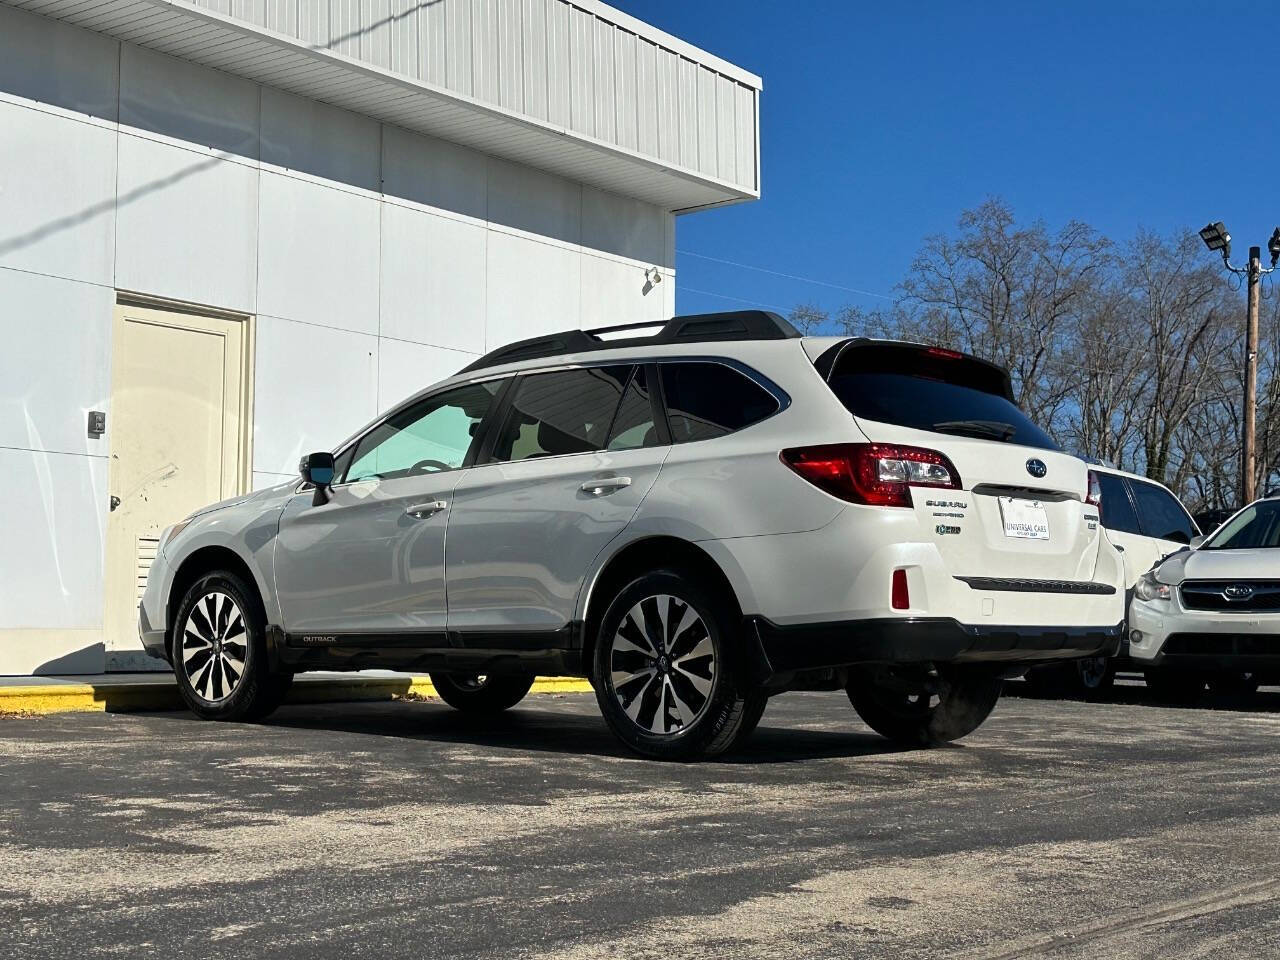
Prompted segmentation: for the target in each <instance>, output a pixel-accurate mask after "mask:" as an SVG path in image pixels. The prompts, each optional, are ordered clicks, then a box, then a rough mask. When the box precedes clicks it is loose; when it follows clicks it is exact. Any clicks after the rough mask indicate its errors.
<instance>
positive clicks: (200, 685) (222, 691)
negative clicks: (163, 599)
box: [181, 590, 247, 703]
mask: <svg viewBox="0 0 1280 960" xmlns="http://www.w3.org/2000/svg"><path fill="white" fill-rule="evenodd" d="M246 636H247V634H246V632H245V623H244V613H243V612H242V611H241V610H240V607H239V606H237V605H236V602H235V601H234V600H232V599H231V597H229V596H228V595H227V594H225V593H222V592H220V591H217V590H213V591H210V592H209V593H207V594H205V595H204V596H203V597H201V598H199V599H198V600H197V601H196V603H195V604H194V605H193V606H192V607H191V612H190V614H189V615H188V616H187V622H186V624H185V625H184V626H183V629H182V667H181V669H182V670H183V672H184V673H185V674H186V675H187V681H188V682H189V683H190V684H191V686H192V688H194V690H195V691H196V693H198V694H200V696H201V698H203V699H204V700H205V701H206V702H208V703H220V702H222V701H223V700H225V699H227V697H229V696H231V694H232V693H234V692H235V689H236V687H237V686H239V684H240V678H241V677H243V676H244V668H245V659H246V655H247V651H246V649H245V639H246Z"/></svg>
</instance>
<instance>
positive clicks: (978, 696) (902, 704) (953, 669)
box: [847, 665, 1002, 747]
mask: <svg viewBox="0 0 1280 960" xmlns="http://www.w3.org/2000/svg"><path fill="white" fill-rule="evenodd" d="M1001 686H1002V682H1001V680H1000V677H999V675H998V674H996V673H993V672H992V671H991V670H989V669H986V668H985V667H980V666H966V665H961V666H956V665H939V666H938V667H937V668H936V669H935V670H929V671H925V670H922V669H910V670H908V669H898V668H894V667H881V668H872V669H869V670H866V671H859V672H857V673H855V674H854V675H853V676H852V677H851V678H850V679H849V686H848V689H847V693H848V695H849V701H850V702H851V703H852V704H853V708H854V709H855V710H856V711H858V716H860V717H861V718H862V720H863V722H864V723H865V724H866V725H867V726H869V727H870V728H871V729H872V730H874V731H875V732H876V733H878V734H880V735H881V736H884V737H888V738H889V739H890V740H892V741H894V742H895V743H901V744H906V745H908V746H913V747H929V746H935V745H937V744H942V743H950V742H951V741H953V740H959V739H960V738H961V737H964V736H967V735H968V734H970V733H972V732H973V731H974V730H977V729H978V727H980V726H982V723H983V721H985V720H986V719H987V717H989V716H990V715H991V711H992V710H994V709H995V707H996V702H997V701H998V700H999V699H1000V690H1001Z"/></svg>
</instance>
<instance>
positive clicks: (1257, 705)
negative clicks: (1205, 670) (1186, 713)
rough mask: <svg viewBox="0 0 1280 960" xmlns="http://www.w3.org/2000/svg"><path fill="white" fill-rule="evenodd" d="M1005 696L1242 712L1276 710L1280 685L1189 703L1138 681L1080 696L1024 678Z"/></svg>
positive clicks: (1279, 710)
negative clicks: (1162, 696) (1045, 688)
mask: <svg viewBox="0 0 1280 960" xmlns="http://www.w3.org/2000/svg"><path fill="white" fill-rule="evenodd" d="M1004 692H1005V693H1006V694H1007V695H1009V696H1014V697H1021V698H1023V699H1025V700H1074V701H1077V702H1080V703H1085V702H1088V703H1099V704H1107V703H1115V704H1126V705H1130V706H1144V707H1160V708H1164V709H1168V710H1188V709H1190V710H1236V711H1240V712H1244V713H1280V689H1277V688H1275V687H1264V688H1263V689H1262V690H1259V691H1258V692H1257V693H1253V694H1238V695H1237V694H1216V693H1209V692H1205V693H1204V694H1202V695H1201V696H1200V697H1199V698H1198V699H1196V700H1195V701H1194V702H1192V703H1170V702H1167V701H1164V700H1160V699H1159V698H1158V697H1156V696H1155V695H1154V694H1153V693H1152V692H1151V691H1150V690H1149V689H1148V688H1147V685H1146V684H1145V683H1143V682H1141V681H1127V680H1126V681H1122V682H1119V683H1117V684H1116V685H1115V686H1113V687H1111V689H1109V690H1106V691H1103V692H1101V693H1096V694H1093V695H1091V696H1090V697H1089V698H1088V700H1087V701H1086V700H1085V698H1083V697H1078V696H1064V695H1061V694H1055V693H1044V692H1039V691H1037V690H1035V689H1034V688H1032V687H1031V686H1030V685H1029V684H1028V683H1026V682H1025V681H1016V680H1015V681H1011V682H1009V683H1006V684H1005V686H1004Z"/></svg>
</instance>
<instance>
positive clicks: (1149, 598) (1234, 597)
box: [1129, 497, 1280, 701]
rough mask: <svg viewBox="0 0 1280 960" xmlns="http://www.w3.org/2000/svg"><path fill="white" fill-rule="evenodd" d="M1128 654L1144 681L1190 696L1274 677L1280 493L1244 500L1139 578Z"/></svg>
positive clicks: (1279, 660) (1179, 697)
mask: <svg viewBox="0 0 1280 960" xmlns="http://www.w3.org/2000/svg"><path fill="white" fill-rule="evenodd" d="M1129 631H1130V633H1129V641H1130V642H1129V656H1130V658H1131V659H1132V661H1133V663H1134V664H1135V665H1136V666H1138V667H1139V668H1140V669H1143V670H1145V674H1146V680H1147V686H1148V687H1150V688H1152V690H1153V691H1154V692H1155V693H1157V694H1158V695H1160V696H1163V697H1164V698H1166V699H1169V700H1174V701H1191V700H1194V699H1195V698H1196V697H1198V696H1199V695H1200V693H1201V691H1203V690H1204V687H1205V685H1206V684H1208V685H1209V687H1211V688H1212V689H1214V690H1215V691H1216V692H1219V693H1252V692H1253V691H1254V690H1256V689H1257V688H1258V686H1259V684H1260V683H1275V682H1276V680H1277V678H1278V677H1280V499H1277V498H1274V497H1272V498H1268V499H1263V500H1258V501H1256V502H1254V503H1251V504H1250V505H1249V506H1247V507H1245V508H1244V509H1243V510H1241V511H1240V512H1239V513H1237V514H1236V515H1235V516H1233V517H1232V518H1231V519H1229V520H1228V521H1227V522H1226V523H1224V524H1223V525H1222V526H1220V527H1219V528H1218V529H1217V530H1215V531H1214V532H1213V533H1212V534H1210V535H1209V536H1208V537H1207V538H1205V539H1204V540H1203V542H1200V541H1199V540H1197V542H1196V544H1195V547H1194V549H1191V550H1184V551H1182V552H1181V553H1176V554H1174V555H1173V556H1171V557H1169V558H1168V559H1167V560H1165V561H1164V562H1163V563H1161V564H1160V565H1159V566H1157V567H1156V568H1155V569H1153V570H1151V571H1150V572H1148V573H1146V574H1144V575H1143V576H1142V577H1140V578H1139V579H1138V583H1137V587H1136V589H1135V594H1134V598H1133V603H1132V604H1131V605H1130V607H1129Z"/></svg>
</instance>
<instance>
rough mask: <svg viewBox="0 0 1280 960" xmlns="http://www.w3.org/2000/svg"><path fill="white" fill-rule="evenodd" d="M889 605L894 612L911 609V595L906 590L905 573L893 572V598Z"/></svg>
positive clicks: (902, 571)
mask: <svg viewBox="0 0 1280 960" xmlns="http://www.w3.org/2000/svg"><path fill="white" fill-rule="evenodd" d="M890 605H891V606H892V607H893V609H895V610H909V609H911V594H910V592H909V591H908V590H907V571H905V570H895V571H893V597H892V599H891V601H890Z"/></svg>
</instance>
